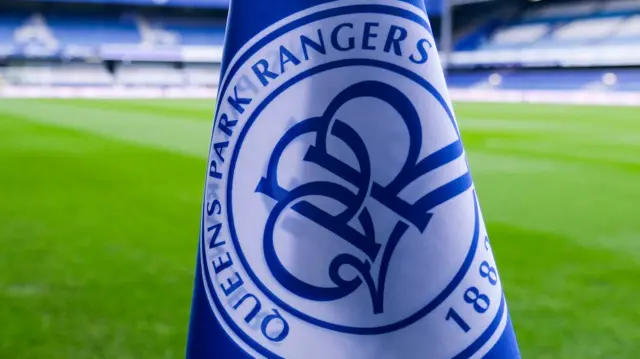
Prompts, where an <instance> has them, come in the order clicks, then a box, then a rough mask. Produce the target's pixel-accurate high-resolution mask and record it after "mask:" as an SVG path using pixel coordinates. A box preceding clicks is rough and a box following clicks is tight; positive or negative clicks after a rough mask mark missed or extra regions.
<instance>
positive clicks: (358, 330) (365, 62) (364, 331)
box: [227, 59, 480, 335]
mask: <svg viewBox="0 0 640 359" xmlns="http://www.w3.org/2000/svg"><path fill="white" fill-rule="evenodd" d="M353 66H369V67H373V68H378V69H379V68H383V69H386V70H388V71H392V72H395V73H397V74H400V75H403V76H405V77H408V78H409V79H410V80H413V81H414V82H416V83H418V84H419V85H421V86H422V87H423V88H425V89H426V90H427V91H428V92H429V93H431V94H432V95H433V96H434V97H436V98H442V96H441V95H440V94H439V93H438V92H437V90H436V89H435V88H434V87H433V86H432V85H431V84H430V83H429V82H427V81H426V80H425V79H424V78H422V77H420V76H419V75H417V74H415V73H413V72H411V71H408V70H406V69H404V68H403V67H400V66H397V65H394V64H390V63H387V62H383V61H378V60H371V59H347V60H338V61H333V62H329V63H325V64H322V65H318V66H316V67H314V68H312V69H310V70H307V71H305V72H302V73H300V74H298V75H296V76H294V77H293V78H291V79H289V80H288V81H287V82H285V83H284V84H282V85H281V86H279V87H278V88H277V89H275V90H273V92H271V93H270V94H269V96H267V97H266V98H265V99H264V101H262V102H261V103H260V104H259V105H258V106H257V107H256V109H255V110H254V111H253V113H252V114H251V116H250V117H249V119H248V120H247V122H246V124H245V126H244V127H243V128H242V131H241V132H240V134H239V135H238V139H237V141H236V145H235V147H234V149H233V154H232V156H231V158H230V160H229V171H228V178H227V218H228V222H229V223H228V224H229V231H230V234H231V240H232V241H233V244H234V247H235V249H236V252H237V254H238V257H239V258H240V262H241V263H242V265H243V267H244V269H245V270H246V271H247V274H248V275H249V277H250V278H251V280H252V281H253V282H254V283H255V284H256V286H257V287H258V288H259V289H260V290H261V291H262V292H263V293H264V294H265V295H266V296H267V297H268V298H269V299H270V300H272V301H273V302H274V303H276V304H277V305H278V306H280V307H281V308H282V309H284V310H286V311H287V312H289V313H290V314H292V315H294V316H296V317H298V318H300V319H302V320H304V321H306V322H308V323H310V324H313V325H316V326H318V327H321V328H325V329H329V330H333V331H337V332H342V333H350V334H359V335H375V334H383V333H389V332H393V331H396V330H399V329H401V328H404V327H406V326H409V325H411V324H413V323H415V322H416V321H418V320H420V319H422V318H423V317H424V316H426V315H427V314H429V313H430V312H432V311H433V310H434V309H436V308H437V307H438V306H439V305H440V304H442V302H444V301H445V300H446V298H447V297H448V296H449V295H451V293H452V292H453V291H454V290H455V288H456V287H457V286H458V284H460V282H461V281H462V279H463V278H464V276H465V275H466V273H467V271H468V270H469V267H470V266H471V263H472V261H473V258H474V255H475V250H476V249H477V245H478V237H479V231H480V230H479V226H480V225H479V214H478V210H477V206H476V209H475V222H476V223H475V227H474V234H473V241H472V244H471V246H470V248H469V252H468V253H467V255H466V257H465V260H464V262H463V264H462V266H461V267H460V269H459V271H458V272H457V273H456V275H455V276H454V278H453V279H452V280H451V282H450V283H449V284H448V285H447V286H446V287H445V288H444V289H443V290H442V292H440V293H439V294H438V295H437V296H436V297H435V298H434V299H433V300H432V301H431V302H429V303H428V304H427V305H425V306H424V307H422V308H421V309H420V310H418V311H417V312H416V313H414V314H412V315H410V316H409V317H407V318H405V319H402V320H400V321H398V322H395V323H393V324H387V325H384V326H380V327H375V328H371V327H369V328H365V327H351V326H344V325H338V324H334V323H330V322H326V321H323V320H320V319H317V318H314V317H312V316H310V315H308V314H305V313H303V312H301V311H299V310H297V309H296V308H294V307H292V306H291V305H289V304H287V303H286V302H284V301H283V300H282V299H280V298H279V297H278V296H276V295H275V294H274V293H272V292H271V291H270V290H269V288H267V286H265V285H264V284H263V283H262V282H261V281H260V278H258V276H257V275H256V274H255V273H254V272H253V270H252V269H251V266H250V265H249V263H248V262H247V260H246V258H245V256H244V253H243V251H242V247H241V245H240V242H239V240H238V235H237V233H236V229H235V223H234V219H233V217H234V216H233V196H232V191H233V178H234V175H235V167H236V163H237V159H238V155H239V152H240V149H241V148H242V143H243V141H244V139H245V137H246V135H247V134H248V132H249V130H250V129H251V126H252V125H253V124H254V123H255V121H256V120H257V119H258V117H259V116H260V114H261V113H262V111H263V110H264V109H265V108H266V107H267V106H268V105H269V104H270V103H271V101H273V100H274V99H275V98H276V97H278V96H279V95H280V94H281V93H282V92H284V91H286V90H287V89H289V88H290V87H291V86H293V85H294V84H297V83H299V82H300V81H303V80H304V79H306V78H308V77H311V76H314V75H316V74H319V73H322V72H325V71H329V70H333V69H337V68H344V67H353ZM445 109H446V107H445ZM474 201H475V197H474Z"/></svg>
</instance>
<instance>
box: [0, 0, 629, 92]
mask: <svg viewBox="0 0 640 359" xmlns="http://www.w3.org/2000/svg"><path fill="white" fill-rule="evenodd" d="M427 3H428V7H429V10H430V15H431V20H432V24H433V27H434V30H435V34H436V37H438V38H439V34H440V26H441V24H442V23H443V21H444V20H442V17H441V13H442V12H443V11H444V9H445V8H443V2H442V1H441V0H428V1H427ZM454 3H457V4H458V6H456V7H455V8H454V9H453V10H452V11H453V20H454V26H453V35H454V36H453V43H452V44H451V45H450V46H448V47H446V46H443V48H452V49H453V51H452V52H451V53H449V54H442V56H443V58H444V62H445V63H446V64H447V70H448V71H447V78H448V82H449V85H450V87H451V88H452V89H454V91H453V93H454V95H455V94H458V93H460V90H468V91H476V92H480V91H485V92H487V93H489V92H490V91H500V90H502V91H554V90H555V91H581V92H592V93H611V92H634V93H636V94H637V93H640V0H606V1H605V0H588V1H554V0H542V1H530V0H528V1H526V0H480V1H478V0H475V1H469V0H464V1H458V2H455V1H454ZM460 3H464V5H461V4H460ZM227 4H228V1H224V0H165V1H161V2H158V1H154V0H84V1H82V0H66V1H60V2H58V1H56V0H45V1H24V0H23V1H19V0H3V1H0V96H1V95H5V96H10V95H12V94H13V95H20V94H21V93H28V94H37V93H39V92H38V91H37V90H36V89H37V88H47V89H48V90H47V91H45V92H44V93H47V94H50V95H51V94H53V95H55V93H54V92H52V90H51V89H52V88H53V89H55V88H56V87H76V88H87V87H99V88H107V87H108V88H118V89H119V90H118V94H119V95H123V94H124V95H126V94H127V91H126V89H128V88H155V89H157V88H172V89H175V88H188V89H189V91H184V93H185V94H189V95H190V96H193V95H194V94H195V95H196V96H198V95H200V96H213V95H214V94H215V89H216V87H217V84H218V81H219V76H220V61H221V58H222V45H223V42H224V22H225V11H224V9H225V7H226V6H227ZM479 14H482V15H479ZM438 41H439V39H438ZM24 88H27V89H28V91H26V92H25V91H21V89H24ZM194 89H195V90H194ZM198 89H200V90H201V91H197V90H198ZM64 93H65V94H68V93H70V92H69V91H66V92H64ZM91 93H96V92H95V91H94V92H91ZM98 93H101V94H104V93H105V92H104V91H102V92H98ZM132 93H134V92H132ZM135 93H136V94H139V93H140V92H135ZM156 93H157V92H156ZM171 93H173V94H175V93H179V92H178V91H172V92H171ZM476 95H477V94H476ZM476 97H477V96H476ZM639 101H640V100H639Z"/></svg>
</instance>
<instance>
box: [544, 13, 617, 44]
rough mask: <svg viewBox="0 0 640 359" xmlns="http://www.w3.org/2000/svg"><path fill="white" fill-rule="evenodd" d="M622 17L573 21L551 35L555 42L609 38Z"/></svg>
mask: <svg viewBox="0 0 640 359" xmlns="http://www.w3.org/2000/svg"><path fill="white" fill-rule="evenodd" d="M622 22H623V18H622V17H607V18H597V19H585V20H575V21H572V22H570V23H569V24H567V25H565V26H563V27H561V28H560V29H558V30H556V31H555V32H554V33H553V38H554V39H556V40H577V39H600V38H604V37H607V36H611V35H612V34H613V33H614V32H615V31H616V30H617V29H618V26H620V24H622Z"/></svg>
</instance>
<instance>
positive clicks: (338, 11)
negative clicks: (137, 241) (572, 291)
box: [200, 5, 504, 359]
mask: <svg viewBox="0 0 640 359" xmlns="http://www.w3.org/2000/svg"><path fill="white" fill-rule="evenodd" d="M354 13H374V14H375V13H379V14H388V15H395V16H398V17H402V18H405V19H407V20H410V21H413V22H415V23H417V24H419V25H421V26H423V27H424V28H425V29H426V30H427V31H428V32H429V33H431V27H430V25H429V23H428V22H427V21H426V20H424V19H423V18H422V17H420V16H418V15H416V14H415V13H413V12H411V11H408V10H404V9H399V8H396V7H391V6H386V5H351V6H345V7H340V8H333V9H329V10H323V11H319V12H317V13H314V14H310V15H308V16H305V17H302V18H300V19H297V20H295V21H292V22H291V23H289V24H286V25H284V26H282V27H280V28H278V29H276V30H274V31H273V32H272V33H270V34H268V35H267V36H265V37H264V38H263V39H261V40H260V41H258V42H257V43H256V44H254V45H253V46H252V47H251V48H249V49H248V50H247V51H246V52H245V53H243V54H242V55H241V57H240V58H239V60H238V61H237V63H236V64H235V65H234V66H233V67H232V68H231V69H230V70H228V71H227V73H228V74H227V79H226V80H225V81H224V83H223V84H222V86H221V88H220V91H219V93H220V94H223V93H225V91H226V89H227V88H228V86H229V84H230V81H231V80H232V79H233V78H234V76H235V74H236V73H237V72H238V71H239V70H240V68H241V66H242V65H243V64H244V63H245V62H246V60H248V58H250V56H252V55H253V54H254V53H256V52H257V51H258V50H260V49H261V48H262V47H264V46H265V45H266V44H268V43H269V42H271V41H272V40H273V39H275V38H277V37H279V36H281V35H283V34H285V33H287V32H289V31H291V30H293V29H295V28H297V27H300V26H303V25H306V24H308V23H310V22H313V21H317V20H321V19H324V18H327V17H332V16H338V15H346V14H354ZM436 98H437V100H438V101H439V102H440V103H441V104H442V105H443V106H444V108H445V110H446V111H447V113H448V115H449V118H450V119H451V121H452V124H453V126H454V127H455V128H456V130H457V124H456V123H455V120H454V119H453V113H452V112H451V111H450V109H449V107H448V106H447V104H446V101H444V99H443V98H442V97H441V96H437V97H436ZM219 109H220V103H218V105H217V106H216V113H219ZM216 122H217V121H216V120H215V119H214V125H213V128H214V129H215V125H216ZM212 138H213V137H212ZM474 200H476V201H477V199H476V197H475V191H474ZM203 208H204V200H203ZM201 233H202V234H204V217H203V219H202V221H201ZM201 237H202V238H201V243H200V261H201V263H202V267H203V269H202V270H203V271H204V274H205V275H204V276H203V279H204V283H203V284H204V285H206V287H207V289H208V292H209V296H210V298H211V299H212V300H213V304H214V305H215V307H216V308H217V309H218V312H219V314H220V315H221V316H222V319H223V320H224V321H225V322H226V323H227V325H229V327H230V329H231V330H232V331H233V332H234V333H235V334H236V335H237V336H238V337H239V339H240V340H242V341H243V342H244V343H245V344H247V345H248V346H249V347H251V348H252V349H253V350H255V351H256V352H258V353H259V354H261V355H263V356H264V357H266V358H268V359H284V358H282V357H281V356H279V355H277V354H275V353H273V352H271V351H270V350H269V349H267V348H265V347H264V346H262V345H261V344H260V343H258V342H256V341H255V340H254V339H253V338H252V337H250V336H249V335H248V334H246V333H245V332H244V331H243V330H242V329H240V327H239V326H238V325H236V324H235V322H234V321H233V319H232V318H231V317H230V315H229V314H228V313H227V312H226V310H225V308H224V306H223V304H222V302H221V301H220V299H219V298H218V297H217V295H216V290H215V286H214V284H213V282H212V280H211V275H210V273H209V269H208V266H207V260H206V249H205V239H204V235H201ZM500 309H502V310H499V312H498V313H496V316H495V318H494V320H493V322H492V325H490V326H489V327H488V328H487V329H486V330H485V332H484V333H482V334H481V335H480V336H479V337H478V339H476V341H475V342H473V343H472V344H471V345H470V346H468V347H467V348H465V349H464V350H463V351H461V352H460V354H462V355H473V354H474V353H475V352H477V351H478V350H480V348H481V347H482V346H483V345H484V344H485V343H486V342H487V341H488V340H489V339H490V338H491V336H492V335H493V334H494V333H495V331H496V330H497V323H498V322H499V320H500V318H501V317H502V316H503V315H504V312H503V309H504V306H503V305H501V308H500ZM227 335H229V334H228V333H227ZM229 338H230V339H231V342H233V343H234V344H235V345H236V346H238V348H240V349H241V350H243V349H242V348H241V347H240V345H239V344H238V343H236V341H235V340H234V339H233V338H231V336H229ZM243 351H244V350H243ZM455 358H459V355H457V356H455Z"/></svg>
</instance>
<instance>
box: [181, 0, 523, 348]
mask: <svg viewBox="0 0 640 359" xmlns="http://www.w3.org/2000/svg"><path fill="white" fill-rule="evenodd" d="M222 73H223V75H222V79H221V82H220V89H219V95H218V104H217V108H216V115H215V121H214V127H213V133H212V139H211V147H210V154H209V162H208V169H207V176H206V188H205V196H204V201H203V211H202V226H201V238H200V242H199V250H198V260H197V270H196V279H195V290H194V298H193V304H192V314H191V325H190V333H189V340H188V348H187V358H191V359H210V358H219V359H241V358H286V359H371V358H376V359H377V358H379V359H400V358H401V359H418V358H420V359H424V358H429V359H452V358H455V359H463V358H495V359H513V358H519V357H520V355H519V352H518V347H517V343H516V339H515V335H514V332H513V329H512V325H511V321H510V317H509V314H508V310H507V304H506V302H505V298H504V294H503V290H502V284H501V281H500V277H499V274H498V271H497V269H496V263H495V260H494V257H493V254H492V250H491V246H490V241H489V237H488V235H487V233H486V229H485V225H484V221H483V218H482V214H481V211H480V207H479V204H478V200H477V196H476V192H475V187H474V185H473V181H472V178H471V174H470V171H469V168H468V165H467V161H466V156H465V152H464V148H463V146H462V142H461V139H460V133H459V131H458V127H457V124H456V120H455V117H454V113H453V110H452V106H451V102H450V100H449V96H448V92H447V88H446V84H445V81H444V76H443V72H442V68H441V65H440V62H439V59H438V56H437V50H436V48H435V41H434V38H433V35H432V30H431V27H430V25H429V21H428V19H427V16H426V12H425V5H424V0H406V1H401V0H337V1H326V0H278V1H264V0H233V1H232V4H231V10H230V14H229V20H228V28H227V39H226V44H225V52H224V59H223V68H222Z"/></svg>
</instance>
